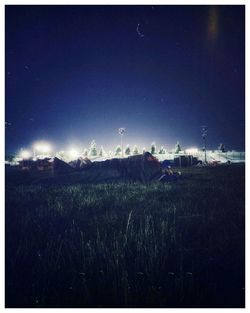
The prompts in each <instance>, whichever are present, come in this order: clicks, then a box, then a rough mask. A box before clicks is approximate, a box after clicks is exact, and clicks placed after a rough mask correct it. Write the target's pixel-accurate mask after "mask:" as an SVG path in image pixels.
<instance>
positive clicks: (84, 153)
mask: <svg viewBox="0 0 250 313" xmlns="http://www.w3.org/2000/svg"><path fill="white" fill-rule="evenodd" d="M83 156H84V157H85V158H86V157H87V156H88V149H86V148H85V149H84V150H83Z"/></svg>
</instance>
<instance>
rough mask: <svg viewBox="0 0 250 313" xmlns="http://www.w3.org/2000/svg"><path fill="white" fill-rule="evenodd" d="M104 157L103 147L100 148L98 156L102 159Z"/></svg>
mask: <svg viewBox="0 0 250 313" xmlns="http://www.w3.org/2000/svg"><path fill="white" fill-rule="evenodd" d="M105 155H106V152H105V151H104V149H103V146H101V149H100V152H99V156H100V157H104V156H105Z"/></svg>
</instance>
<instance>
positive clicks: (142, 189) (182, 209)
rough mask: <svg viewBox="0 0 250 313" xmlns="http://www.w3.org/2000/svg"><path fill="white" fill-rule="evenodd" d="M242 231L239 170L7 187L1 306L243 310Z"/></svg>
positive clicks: (241, 175) (241, 172)
mask: <svg viewBox="0 0 250 313" xmlns="http://www.w3.org/2000/svg"><path fill="white" fill-rule="evenodd" d="M7 182H8V177H7ZM244 226H245V223H244V166H242V165H235V166H233V165H232V166H221V167H216V168H200V169H199V168H194V169H191V170H186V171H185V173H184V175H183V178H182V179H180V180H179V181H177V182H173V183H171V184H169V183H166V184H162V183H158V182H155V183H150V184H148V185H143V184H140V183H115V184H98V185H72V186H48V187H46V186H32V185H25V186H15V187H14V186H13V185H11V186H8V184H7V187H6V277H5V279H6V306H7V307H244V293H245V292H244V286H245V282H244V275H245V274H244V242H245V241H244V240H245V239H244V230H245V229H244Z"/></svg>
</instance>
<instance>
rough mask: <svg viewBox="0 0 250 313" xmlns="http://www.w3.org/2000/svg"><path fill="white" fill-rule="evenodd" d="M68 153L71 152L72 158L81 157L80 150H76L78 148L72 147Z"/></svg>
mask: <svg viewBox="0 0 250 313" xmlns="http://www.w3.org/2000/svg"><path fill="white" fill-rule="evenodd" d="M68 154H69V157H70V158H71V159H77V158H78V157H79V155H80V153H79V151H78V150H76V149H70V150H69V151H68Z"/></svg>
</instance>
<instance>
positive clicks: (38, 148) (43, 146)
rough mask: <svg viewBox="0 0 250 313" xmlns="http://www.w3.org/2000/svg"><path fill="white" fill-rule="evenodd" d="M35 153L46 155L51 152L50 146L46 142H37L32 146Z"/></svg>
mask: <svg viewBox="0 0 250 313" xmlns="http://www.w3.org/2000/svg"><path fill="white" fill-rule="evenodd" d="M33 148H34V150H35V152H38V153H42V154H47V153H49V152H51V145H50V144H49V143H48V142H43V141H41V142H37V143H35V144H34V146H33Z"/></svg>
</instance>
